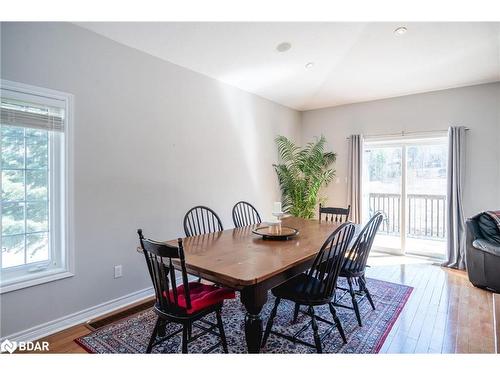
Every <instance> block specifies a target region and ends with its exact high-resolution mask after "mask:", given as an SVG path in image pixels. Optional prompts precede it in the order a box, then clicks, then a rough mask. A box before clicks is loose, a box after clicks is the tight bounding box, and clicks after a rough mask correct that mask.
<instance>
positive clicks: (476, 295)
mask: <svg viewBox="0 0 500 375" xmlns="http://www.w3.org/2000/svg"><path fill="white" fill-rule="evenodd" d="M369 264H370V265H371V267H370V268H369V269H368V271H367V273H368V275H367V276H368V277H372V278H376V279H380V280H385V281H390V282H394V283H400V284H406V285H410V286H413V287H414V290H413V293H412V295H411V297H410V299H409V300H408V303H407V304H406V306H405V308H404V309H403V311H402V312H401V315H400V316H399V318H398V320H397V321H396V323H395V324H394V326H393V328H392V330H391V332H390V333H389V335H388V337H387V339H386V341H385V343H384V345H383V346H382V349H381V351H380V352H381V353H495V352H497V350H498V348H496V347H495V345H496V342H498V341H499V339H500V338H499V334H500V295H499V294H493V293H490V292H487V291H484V290H481V289H478V288H475V287H473V286H472V284H471V283H470V282H469V280H468V278H467V274H466V273H465V272H462V271H455V270H450V269H446V268H441V267H439V266H436V265H433V264H432V262H430V261H428V260H425V259H420V258H416V257H403V256H392V255H388V254H382V253H376V252H373V253H372V255H371V256H370V260H369ZM495 309H496V316H497V318H496V322H495V319H494V314H495ZM495 324H496V327H495ZM89 332H90V329H89V328H88V327H87V326H86V325H84V324H80V325H77V326H75V327H72V328H69V329H67V330H65V331H62V332H59V333H57V334H54V335H51V336H49V337H46V338H44V339H41V340H46V341H48V342H49V345H50V350H51V352H53V353H85V350H84V349H82V348H81V347H80V346H79V345H78V344H76V343H75V342H74V341H73V340H74V339H75V338H77V337H80V336H83V335H85V334H87V333H89Z"/></svg>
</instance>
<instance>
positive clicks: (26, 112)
mask: <svg viewBox="0 0 500 375" xmlns="http://www.w3.org/2000/svg"><path fill="white" fill-rule="evenodd" d="M0 121H1V124H2V125H10V126H19V127H24V128H35V129H43V130H50V131H57V132H64V109H63V108H59V107H53V106H50V105H47V104H38V103H29V102H24V101H21V100H17V99H11V98H4V97H2V98H1V105H0Z"/></svg>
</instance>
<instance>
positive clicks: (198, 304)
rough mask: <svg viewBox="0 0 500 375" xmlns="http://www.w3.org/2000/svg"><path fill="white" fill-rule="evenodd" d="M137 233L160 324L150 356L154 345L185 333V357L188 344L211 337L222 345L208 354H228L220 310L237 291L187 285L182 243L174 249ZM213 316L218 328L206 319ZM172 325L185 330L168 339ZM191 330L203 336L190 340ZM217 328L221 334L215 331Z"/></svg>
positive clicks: (149, 347)
mask: <svg viewBox="0 0 500 375" xmlns="http://www.w3.org/2000/svg"><path fill="white" fill-rule="evenodd" d="M137 233H138V234H139V241H140V243H141V249H142V252H143V253H144V257H145V258H146V264H147V266H148V270H149V274H150V276H151V280H152V282H153V287H154V290H155V296H156V301H155V305H154V312H155V313H156V315H157V320H156V324H155V327H154V329H153V332H152V334H151V339H150V340H149V344H148V346H147V349H146V353H151V350H152V349H153V346H154V345H157V344H159V343H161V342H163V341H165V340H168V339H169V338H171V337H173V336H175V335H177V334H178V333H180V332H182V352H183V353H187V351H188V343H190V342H192V341H194V340H196V339H197V338H199V337H201V336H204V335H205V334H208V333H210V334H213V335H216V336H219V337H220V341H219V342H217V343H216V344H215V345H213V346H211V347H209V348H207V349H206V351H205V352H207V353H209V352H211V351H212V350H214V349H215V348H217V347H218V346H219V345H221V344H222V348H223V349H224V352H225V353H227V342H226V335H225V333H224V327H223V325H222V318H221V309H222V305H223V302H224V300H225V299H230V298H235V293H234V291H233V290H231V289H227V288H219V287H216V286H214V285H204V284H201V283H198V282H188V276H187V272H186V263H185V260H184V249H183V247H182V239H179V241H178V246H171V245H167V244H165V243H161V242H156V241H152V240H149V239H146V238H144V236H143V235H142V230H141V229H138V230H137ZM174 264H175V265H177V266H178V267H180V270H181V272H180V273H181V277H182V284H181V285H179V286H177V278H176V270H175V268H174ZM211 313H215V316H216V319H217V324H215V323H212V322H210V321H207V320H205V319H204V318H205V316H206V315H208V314H211ZM170 322H171V323H178V324H181V325H182V328H181V329H178V330H176V331H175V332H173V333H171V334H169V335H168V336H167V335H166V333H165V330H166V325H167V324H168V323H170ZM200 322H201V323H203V324H200ZM192 327H196V328H198V329H199V330H201V331H202V332H201V333H199V334H197V335H195V336H191V329H192ZM216 328H218V330H219V332H216V331H215V329H216Z"/></svg>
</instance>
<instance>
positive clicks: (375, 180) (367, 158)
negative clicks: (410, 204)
mask: <svg viewBox="0 0 500 375" xmlns="http://www.w3.org/2000/svg"><path fill="white" fill-rule="evenodd" d="M363 154H364V155H363V184H362V186H363V203H364V204H363V219H364V221H365V222H366V221H368V220H369V218H370V217H372V216H373V214H374V213H375V212H377V211H382V212H383V213H384V214H385V218H384V220H383V221H382V224H381V226H380V230H379V232H378V235H377V236H376V237H375V242H374V246H375V247H377V248H380V249H382V250H388V251H390V252H396V253H399V252H400V251H401V241H402V238H401V204H402V199H401V197H402V196H403V191H402V189H403V183H402V180H403V179H402V177H403V176H402V172H403V169H402V165H403V147H401V146H400V145H390V144H384V143H380V144H375V143H372V144H369V145H365V147H364V153H363Z"/></svg>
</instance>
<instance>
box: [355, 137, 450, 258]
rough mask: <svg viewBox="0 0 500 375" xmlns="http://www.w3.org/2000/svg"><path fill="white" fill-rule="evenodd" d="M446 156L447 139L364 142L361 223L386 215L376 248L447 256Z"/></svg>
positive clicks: (438, 256) (377, 238)
mask: <svg viewBox="0 0 500 375" xmlns="http://www.w3.org/2000/svg"><path fill="white" fill-rule="evenodd" d="M447 156H448V149H447V142H446V138H443V137H440V138H425V139H411V140H408V139H404V140H402V139H399V140H394V139H392V140H378V141H372V142H370V141H368V142H365V144H364V152H363V219H364V221H367V220H368V219H369V218H370V217H371V216H372V215H373V213H374V212H376V211H382V212H383V213H384V215H385V218H384V221H383V223H382V226H381V228H380V230H379V234H378V235H377V237H376V241H375V244H374V246H375V248H378V249H380V250H385V251H389V252H392V253H398V254H404V253H412V254H417V255H423V256H430V257H435V258H442V257H443V256H444V252H445V244H446V225H445V207H446V168H447Z"/></svg>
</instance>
